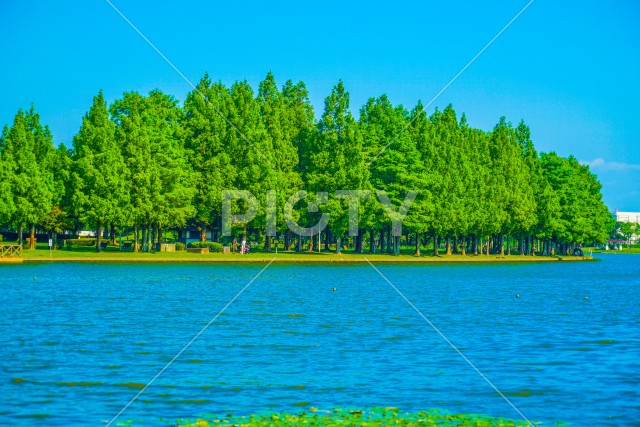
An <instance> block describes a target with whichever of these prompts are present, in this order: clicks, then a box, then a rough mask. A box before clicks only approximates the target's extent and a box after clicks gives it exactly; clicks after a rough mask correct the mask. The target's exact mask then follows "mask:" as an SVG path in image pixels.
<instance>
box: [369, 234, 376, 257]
mask: <svg viewBox="0 0 640 427" xmlns="http://www.w3.org/2000/svg"><path fill="white" fill-rule="evenodd" d="M369 253H370V254H375V253H376V235H375V232H374V231H373V228H371V229H369Z"/></svg>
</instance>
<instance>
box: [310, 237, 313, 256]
mask: <svg viewBox="0 0 640 427" xmlns="http://www.w3.org/2000/svg"><path fill="white" fill-rule="evenodd" d="M309 252H313V234H310V235H309Z"/></svg>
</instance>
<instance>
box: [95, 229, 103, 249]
mask: <svg viewBox="0 0 640 427" xmlns="http://www.w3.org/2000/svg"><path fill="white" fill-rule="evenodd" d="M100 243H102V222H101V221H98V226H97V227H96V252H100V250H101V249H102V248H101V247H100Z"/></svg>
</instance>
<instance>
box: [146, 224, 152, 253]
mask: <svg viewBox="0 0 640 427" xmlns="http://www.w3.org/2000/svg"><path fill="white" fill-rule="evenodd" d="M147 228H148V229H149V230H148V231H147V252H151V246H152V243H151V240H152V239H151V231H152V229H153V227H152V225H151V224H147Z"/></svg>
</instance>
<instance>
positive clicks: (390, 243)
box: [387, 228, 393, 254]
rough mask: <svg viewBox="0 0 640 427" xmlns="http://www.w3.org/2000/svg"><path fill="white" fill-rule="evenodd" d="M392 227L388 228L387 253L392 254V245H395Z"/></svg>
mask: <svg viewBox="0 0 640 427" xmlns="http://www.w3.org/2000/svg"><path fill="white" fill-rule="evenodd" d="M391 237H392V236H391V228H388V229H387V253H388V254H391V253H393V251H392V246H393V242H392V241H391Z"/></svg>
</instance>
